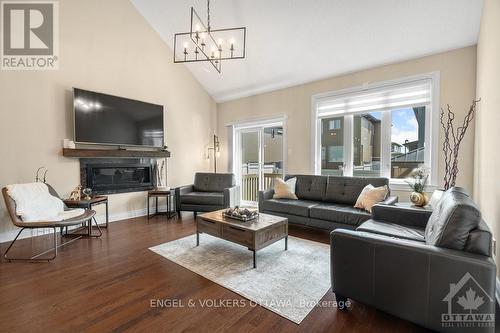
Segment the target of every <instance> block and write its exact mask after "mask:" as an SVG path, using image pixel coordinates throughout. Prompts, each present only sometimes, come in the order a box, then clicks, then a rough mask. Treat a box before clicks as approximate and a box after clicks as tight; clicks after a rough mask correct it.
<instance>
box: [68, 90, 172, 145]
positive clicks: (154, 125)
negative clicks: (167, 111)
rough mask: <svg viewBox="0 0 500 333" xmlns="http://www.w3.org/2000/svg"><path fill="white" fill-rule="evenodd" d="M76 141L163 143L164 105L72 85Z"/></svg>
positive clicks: (105, 143)
mask: <svg viewBox="0 0 500 333" xmlns="http://www.w3.org/2000/svg"><path fill="white" fill-rule="evenodd" d="M73 105H74V118H75V142H77V143H94V144H104V145H120V146H147V147H163V144H164V143H163V142H164V141H163V136H164V130H163V106H162V105H156V104H151V103H145V102H140V101H136V100H133V99H128V98H123V97H117V96H111V95H106V94H101V93H97V92H93V91H87V90H82V89H78V88H73Z"/></svg>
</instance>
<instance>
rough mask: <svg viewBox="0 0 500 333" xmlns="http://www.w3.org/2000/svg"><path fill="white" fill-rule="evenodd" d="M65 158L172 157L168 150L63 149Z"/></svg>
mask: <svg viewBox="0 0 500 333" xmlns="http://www.w3.org/2000/svg"><path fill="white" fill-rule="evenodd" d="M63 156H66V157H76V158H113V157H117V158H120V157H121V158H133V157H150V158H165V157H170V152H169V151H168V150H128V149H82V148H76V149H71V148H63Z"/></svg>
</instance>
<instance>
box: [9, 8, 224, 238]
mask: <svg viewBox="0 0 500 333" xmlns="http://www.w3.org/2000/svg"><path fill="white" fill-rule="evenodd" d="M59 7H60V8H59V12H60V14H59V18H60V69H59V70H57V71H24V72H22V71H1V72H0V142H1V144H0V156H1V160H2V162H1V163H0V185H1V186H4V185H6V184H9V183H21V182H29V181H32V180H33V178H34V173H35V170H36V169H37V168H38V167H39V166H45V167H46V168H47V169H48V170H49V172H48V180H49V182H50V183H51V184H53V186H54V187H55V188H56V189H57V190H58V191H59V192H60V193H61V194H62V195H68V194H69V192H70V191H71V190H72V189H73V188H74V187H75V186H76V185H77V184H78V183H79V162H78V160H77V159H70V158H65V157H63V156H61V148H62V147H61V142H62V140H63V139H64V138H72V127H73V126H72V106H71V103H72V100H71V98H72V97H71V88H72V87H81V88H84V89H91V90H95V91H100V92H105V93H109V94H114V95H119V96H126V97H129V98H133V99H139V100H144V101H148V102H152V103H157V104H162V105H164V106H165V108H166V143H167V144H168V146H169V147H170V150H171V152H172V158H170V160H169V184H170V185H181V184H185V183H189V182H192V179H193V174H194V172H195V171H197V170H209V169H210V164H209V161H207V160H206V159H204V148H205V147H206V146H207V144H209V143H210V139H211V137H210V134H211V133H212V132H213V130H214V127H215V112H216V111H215V110H216V104H215V102H214V101H213V99H212V98H211V97H210V96H209V95H208V94H207V93H206V92H205V90H204V89H203V88H202V87H201V86H200V84H199V83H198V82H197V81H196V80H195V79H194V78H193V76H192V75H191V74H190V72H189V71H188V70H187V69H186V68H185V66H182V65H177V64H173V63H172V51H171V50H170V49H169V48H168V47H167V46H166V44H165V43H164V42H163V40H162V39H161V38H160V36H159V35H158V34H157V33H156V32H155V31H154V30H153V29H152V28H151V26H150V25H149V24H148V23H147V22H146V21H145V19H144V18H143V17H142V16H141V15H140V14H139V12H138V11H137V10H136V9H135V8H134V6H133V5H132V4H131V3H130V2H129V1H125V0H106V1H99V0H85V1H81V0H64V1H60V2H59ZM166 19H168V17H166ZM187 128H188V129H189V130H186V129H187ZM145 202H146V197H145V194H144V193H130V194H120V195H112V196H111V197H110V213H111V214H112V215H115V216H122V217H125V215H126V214H127V212H128V213H131V212H133V211H136V210H140V209H144V208H145ZM100 212H102V210H100ZM116 214H120V215H116ZM0 218H1V220H0V236H1V233H2V232H5V231H6V230H9V229H12V227H11V225H10V221H9V220H8V218H7V215H6V213H5V210H4V206H3V205H0Z"/></svg>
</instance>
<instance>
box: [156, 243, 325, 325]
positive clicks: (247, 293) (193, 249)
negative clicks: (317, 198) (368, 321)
mask: <svg viewBox="0 0 500 333" xmlns="http://www.w3.org/2000/svg"><path fill="white" fill-rule="evenodd" d="M150 250H151V251H153V252H156V253H157V254H159V255H161V256H163V257H165V258H167V259H169V260H171V261H173V262H175V263H177V264H179V265H181V266H183V267H185V268H187V269H189V270H191V271H193V272H195V273H197V274H199V275H202V276H203V277H205V278H207V279H209V280H211V281H213V282H215V283H217V284H219V285H221V286H223V287H225V288H227V289H229V290H231V291H234V292H236V293H238V294H240V295H241V296H243V297H245V298H247V299H248V300H250V301H251V304H254V305H255V304H257V305H260V306H263V307H265V308H267V309H269V310H271V311H273V312H275V313H277V314H279V315H280V316H283V317H285V318H287V319H289V320H291V321H293V322H295V323H297V324H300V322H301V321H302V320H303V319H304V318H305V317H306V316H307V314H308V313H309V312H310V311H311V310H312V309H313V308H314V307H315V306H317V305H318V302H319V301H320V300H321V298H323V296H324V295H325V293H326V292H327V291H328V289H329V288H330V260H329V246H328V244H322V243H317V242H313V241H308V240H304V239H300V238H295V237H288V250H287V251H285V250H284V240H282V241H278V242H276V243H274V244H272V245H270V246H268V247H266V248H264V249H262V250H260V251H258V252H257V268H256V269H254V268H253V261H252V260H253V259H252V258H253V257H252V252H251V251H249V250H248V249H247V248H245V247H243V246H239V245H236V244H233V243H231V242H228V241H225V240H222V239H219V238H216V237H212V236H210V235H207V234H200V246H196V235H192V236H188V237H185V238H181V239H177V240H174V241H171V242H168V243H164V244H161V245H158V246H155V247H152V248H150Z"/></svg>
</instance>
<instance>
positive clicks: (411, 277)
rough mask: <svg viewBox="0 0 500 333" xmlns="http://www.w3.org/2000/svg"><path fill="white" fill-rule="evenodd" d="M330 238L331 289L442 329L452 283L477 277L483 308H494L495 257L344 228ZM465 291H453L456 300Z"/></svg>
mask: <svg viewBox="0 0 500 333" xmlns="http://www.w3.org/2000/svg"><path fill="white" fill-rule="evenodd" d="M330 239H331V281H332V290H333V291H334V292H335V293H338V294H339V295H341V296H344V297H348V298H351V299H354V300H357V301H359V302H362V303H365V304H368V305H371V306H374V307H376V308H377V309H380V310H382V311H385V312H388V313H391V314H393V315H395V316H398V317H400V318H403V319H405V320H409V321H412V322H414V323H417V324H419V325H422V326H425V327H427V328H430V329H433V330H436V331H441V330H442V326H441V325H442V315H445V314H448V304H449V303H448V302H447V301H446V298H447V297H449V295H450V294H451V293H452V290H451V288H452V287H451V284H455V285H458V284H459V282H460V281H462V282H463V279H466V280H468V279H470V277H473V279H474V281H476V282H477V284H478V285H479V286H480V287H481V288H482V290H484V292H485V293H486V296H484V294H483V293H482V292H481V290H480V288H479V287H477V286H476V288H474V289H477V290H475V291H476V293H478V295H479V294H481V297H483V299H484V301H485V302H484V303H485V304H484V305H483V306H482V307H481V310H480V313H494V311H495V302H494V299H495V275H496V266H495V263H494V261H493V259H492V258H491V257H488V256H482V255H478V254H473V253H469V252H464V251H457V250H451V249H445V248H439V247H435V246H430V245H426V244H425V243H422V242H416V241H410V240H402V239H397V238H393V237H388V236H383V235H377V234H372V233H369V232H359V231H351V230H343V229H336V230H334V231H333V232H332V233H331V236H330ZM470 280H471V282H473V280H472V279H470ZM466 282H467V281H466ZM465 286H470V284H467V283H465ZM467 288H469V287H467ZM466 291H467V289H466V290H459V291H458V292H457V291H455V293H456V296H453V295H452V296H453V298H452V299H453V302H454V303H456V301H457V298H456V297H458V296H463V295H465V292H466ZM490 299H491V300H492V301H491V302H490V301H489V300H490ZM486 303H488V304H486ZM493 331H494V329H492V330H491V332H493ZM482 332H483V331H482ZM485 332H490V330H487V331H485Z"/></svg>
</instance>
